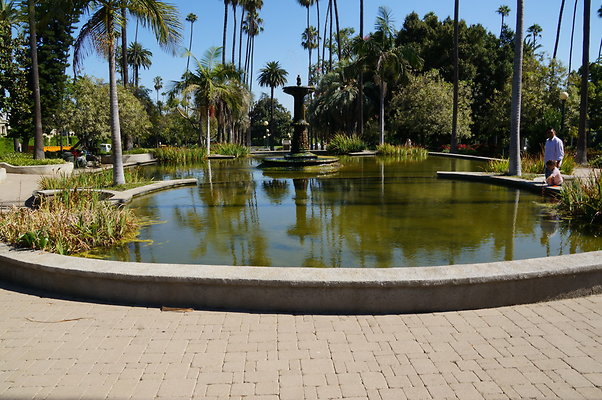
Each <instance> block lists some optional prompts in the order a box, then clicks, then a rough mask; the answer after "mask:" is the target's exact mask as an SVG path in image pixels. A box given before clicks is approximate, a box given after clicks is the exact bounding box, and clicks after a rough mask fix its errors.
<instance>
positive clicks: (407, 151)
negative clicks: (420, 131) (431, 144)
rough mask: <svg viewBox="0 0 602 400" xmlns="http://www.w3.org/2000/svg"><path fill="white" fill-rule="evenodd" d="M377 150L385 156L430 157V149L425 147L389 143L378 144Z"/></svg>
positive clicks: (420, 158) (417, 158) (421, 158)
mask: <svg viewBox="0 0 602 400" xmlns="http://www.w3.org/2000/svg"><path fill="white" fill-rule="evenodd" d="M376 152H377V153H378V154H382V155H384V156H397V157H401V158H405V159H416V160H423V159H425V158H426V157H428V150H427V149H425V148H423V147H415V146H394V145H392V144H389V143H384V144H381V145H378V147H377V148H376Z"/></svg>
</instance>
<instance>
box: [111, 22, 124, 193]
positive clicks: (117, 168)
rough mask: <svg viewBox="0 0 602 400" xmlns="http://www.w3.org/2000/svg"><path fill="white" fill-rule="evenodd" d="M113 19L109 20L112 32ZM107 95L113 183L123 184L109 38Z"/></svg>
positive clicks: (112, 59)
mask: <svg viewBox="0 0 602 400" xmlns="http://www.w3.org/2000/svg"><path fill="white" fill-rule="evenodd" d="M113 24H114V21H112V20H110V21H109V24H108V25H109V27H110V29H111V30H109V32H112V31H113V30H112V29H113ZM109 41H110V42H109V95H110V112H111V142H112V143H111V144H112V147H113V148H112V152H113V185H123V184H124V183H125V175H124V172H123V154H122V150H121V126H120V124H119V102H118V100H117V78H116V76H115V42H114V40H113V39H112V38H111V39H109Z"/></svg>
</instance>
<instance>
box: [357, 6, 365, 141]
mask: <svg viewBox="0 0 602 400" xmlns="http://www.w3.org/2000/svg"><path fill="white" fill-rule="evenodd" d="M360 39H362V40H363V39H364V0H360ZM358 81H359V93H360V95H359V96H358V104H357V108H358V111H359V112H358V113H357V115H358V125H359V134H360V136H361V137H363V136H364V102H363V98H364V73H363V71H361V72H360V74H359V80H358Z"/></svg>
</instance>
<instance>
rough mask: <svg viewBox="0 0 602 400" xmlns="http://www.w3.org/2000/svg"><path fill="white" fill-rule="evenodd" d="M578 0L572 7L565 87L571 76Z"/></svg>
mask: <svg viewBox="0 0 602 400" xmlns="http://www.w3.org/2000/svg"><path fill="white" fill-rule="evenodd" d="M578 2H579V0H575V6H574V7H573V23H572V24H571V46H570V48H569V67H568V71H569V73H568V75H567V77H566V81H567V86H568V81H569V77H570V75H571V67H572V65H573V39H574V38H575V19H576V18H577V3H578Z"/></svg>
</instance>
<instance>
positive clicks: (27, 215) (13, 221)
mask: <svg viewBox="0 0 602 400" xmlns="http://www.w3.org/2000/svg"><path fill="white" fill-rule="evenodd" d="M139 227H140V222H139V220H138V219H137V217H136V216H135V215H134V213H133V211H132V210H130V209H127V208H116V207H115V206H113V205H111V204H109V203H107V202H104V201H102V200H101V198H100V194H99V193H97V192H92V191H88V190H74V191H63V192H60V193H58V194H57V195H55V196H50V197H42V198H40V199H39V205H38V207H37V208H35V209H30V208H16V207H14V208H12V209H11V210H9V211H7V212H6V213H4V214H2V215H1V216H0V240H2V241H4V242H6V243H9V244H11V245H13V246H17V247H25V248H30V249H39V250H46V251H50V252H54V253H59V254H66V255H69V254H77V253H82V252H86V251H90V250H92V249H95V248H99V247H107V246H112V245H115V244H118V243H121V242H124V241H128V240H133V239H134V238H135V237H136V235H137V233H138V229H139Z"/></svg>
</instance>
